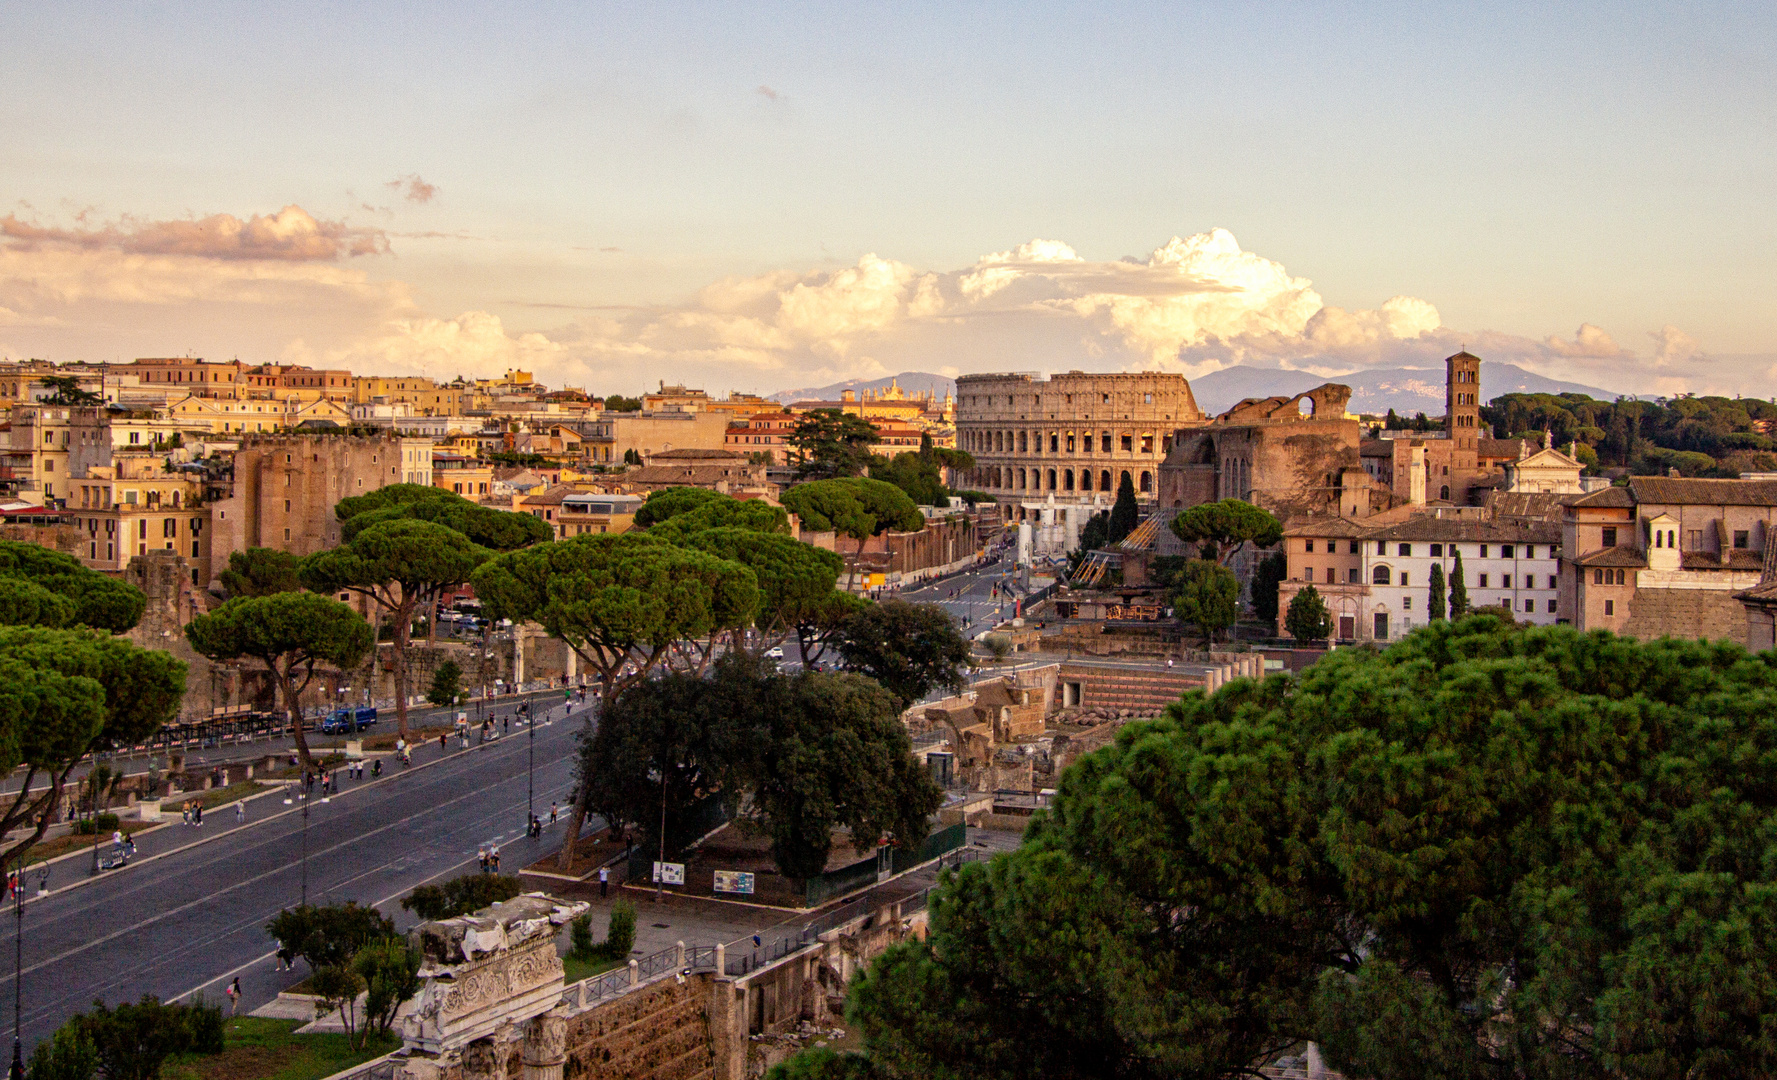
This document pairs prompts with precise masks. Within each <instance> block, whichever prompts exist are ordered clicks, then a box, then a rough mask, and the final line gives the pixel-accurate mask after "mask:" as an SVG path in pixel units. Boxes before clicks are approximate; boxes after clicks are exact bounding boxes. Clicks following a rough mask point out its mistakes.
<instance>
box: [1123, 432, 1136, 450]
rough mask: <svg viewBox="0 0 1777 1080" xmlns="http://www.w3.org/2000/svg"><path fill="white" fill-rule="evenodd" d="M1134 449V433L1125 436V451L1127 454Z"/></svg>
mask: <svg viewBox="0 0 1777 1080" xmlns="http://www.w3.org/2000/svg"><path fill="white" fill-rule="evenodd" d="M1134 449H1135V436H1134V435H1125V436H1123V452H1124V453H1125V454H1127V453H1130V452H1131V451H1133V450H1134Z"/></svg>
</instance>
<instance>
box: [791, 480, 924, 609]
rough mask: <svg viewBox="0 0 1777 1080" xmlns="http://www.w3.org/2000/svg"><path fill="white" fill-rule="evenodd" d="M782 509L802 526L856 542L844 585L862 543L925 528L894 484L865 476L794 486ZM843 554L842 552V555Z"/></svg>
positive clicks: (853, 573)
mask: <svg viewBox="0 0 1777 1080" xmlns="http://www.w3.org/2000/svg"><path fill="white" fill-rule="evenodd" d="M781 501H782V503H783V505H784V509H786V510H788V511H790V512H791V513H792V514H795V515H796V516H797V518H798V520H800V521H801V523H802V527H803V528H805V529H810V530H812V531H814V532H832V533H836V534H838V535H839V536H845V537H849V538H851V539H852V540H854V541H856V546H855V547H854V548H853V549H852V551H851V555H850V557H849V558H847V559H846V565H847V567H848V568H849V570H850V574H849V576H848V578H847V586H848V587H849V586H850V582H851V579H852V578H855V577H856V575H857V561H858V557H859V556H860V555H861V554H862V552H863V549H864V542H865V541H866V540H868V539H870V538H871V537H872V536H879V535H881V534H882V533H885V532H889V531H890V530H895V531H899V532H917V531H919V530H920V529H923V528H925V515H923V514H921V513H920V512H919V507H917V506H915V505H914V504H913V500H912V499H910V498H908V497H907V493H906V492H904V491H902V490H901V489H900V488H898V487H896V486H895V485H893V484H888V483H884V482H883V481H881V480H871V479H869V478H867V477H859V476H850V477H841V478H838V479H833V480H815V481H811V482H809V483H806V484H797V485H796V486H795V487H792V488H791V489H789V490H788V491H786V492H784V495H783V498H782V500H781ZM841 554H842V555H843V554H844V553H843V552H842V553H841Z"/></svg>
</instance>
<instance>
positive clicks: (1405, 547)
mask: <svg viewBox="0 0 1777 1080" xmlns="http://www.w3.org/2000/svg"><path fill="white" fill-rule="evenodd" d="M1395 554H1397V555H1401V556H1407V555H1411V554H1413V545H1412V544H1401V545H1399V546H1397V547H1396V548H1395Z"/></svg>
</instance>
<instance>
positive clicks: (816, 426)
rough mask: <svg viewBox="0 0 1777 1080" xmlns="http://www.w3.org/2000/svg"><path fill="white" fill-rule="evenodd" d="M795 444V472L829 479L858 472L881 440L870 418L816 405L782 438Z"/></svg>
mask: <svg viewBox="0 0 1777 1080" xmlns="http://www.w3.org/2000/svg"><path fill="white" fill-rule="evenodd" d="M784 441H785V442H786V443H788V444H790V445H791V446H793V447H795V448H796V456H797V465H796V476H797V478H798V479H803V480H831V479H833V478H834V477H840V476H857V475H858V474H859V473H862V472H863V471H864V470H865V468H867V467H868V466H869V464H870V447H872V446H875V445H876V444H877V443H879V442H881V441H882V436H880V435H878V434H877V433H876V428H875V427H874V426H872V425H871V423H870V421H868V420H866V419H864V418H863V417H861V416H856V415H853V414H852V413H847V412H841V411H839V410H838V409H816V410H814V411H813V412H810V413H806V414H804V415H803V417H802V419H800V420H798V421H797V422H796V427H795V428H794V429H793V430H792V431H791V432H790V434H789V435H788V436H787V437H786V438H785V439H784Z"/></svg>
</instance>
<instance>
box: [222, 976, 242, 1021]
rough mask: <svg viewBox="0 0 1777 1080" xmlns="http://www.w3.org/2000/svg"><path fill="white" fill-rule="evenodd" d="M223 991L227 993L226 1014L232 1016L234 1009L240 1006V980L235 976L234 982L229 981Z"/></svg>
mask: <svg viewBox="0 0 1777 1080" xmlns="http://www.w3.org/2000/svg"><path fill="white" fill-rule="evenodd" d="M223 993H225V994H227V995H228V1015H230V1016H233V1015H234V1014H235V1011H236V1010H237V1009H239V1008H240V1007H241V980H240V979H239V978H236V979H235V981H234V982H231V983H229V984H228V989H227V990H224V991H223Z"/></svg>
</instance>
